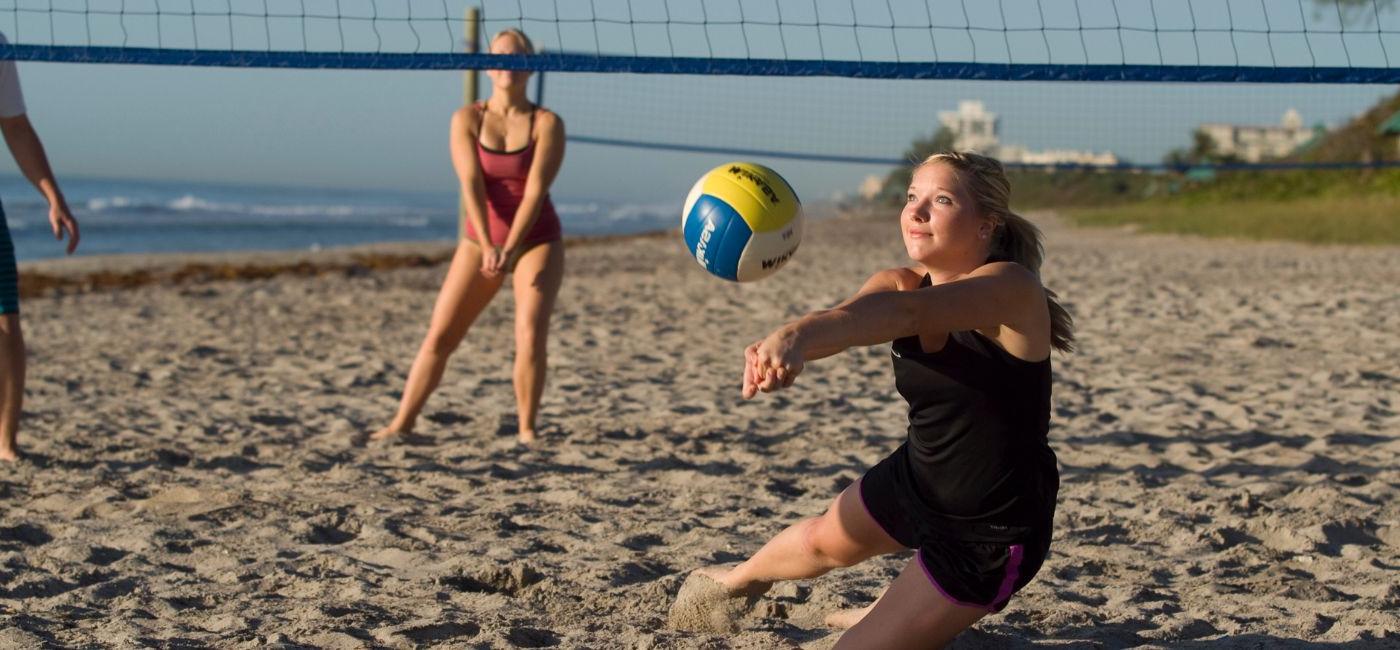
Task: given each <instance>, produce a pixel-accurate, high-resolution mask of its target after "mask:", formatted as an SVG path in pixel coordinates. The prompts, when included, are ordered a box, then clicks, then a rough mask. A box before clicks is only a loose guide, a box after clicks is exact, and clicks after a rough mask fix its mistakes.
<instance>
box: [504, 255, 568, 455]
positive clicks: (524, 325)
mask: <svg viewBox="0 0 1400 650" xmlns="http://www.w3.org/2000/svg"><path fill="white" fill-rule="evenodd" d="M563 280H564V243H563V242H560V241H552V242H546V243H543V244H539V245H537V246H535V247H533V248H531V249H530V250H528V251H525V254H524V255H521V257H520V260H519V261H517V262H516V264H515V272H514V286H515V404H516V407H517V408H518V409H519V420H520V432H519V435H520V442H523V443H525V444H530V443H532V442H534V441H535V416H536V415H537V414H538V413H539V407H540V397H541V396H542V395H543V394H544V382H545V370H546V367H547V365H548V364H547V361H548V355H547V350H546V344H547V342H548V340H549V316H550V314H551V313H552V312H553V311H554V299H555V298H556V297H557V296H558V295H559V286H560V285H561V284H563Z"/></svg>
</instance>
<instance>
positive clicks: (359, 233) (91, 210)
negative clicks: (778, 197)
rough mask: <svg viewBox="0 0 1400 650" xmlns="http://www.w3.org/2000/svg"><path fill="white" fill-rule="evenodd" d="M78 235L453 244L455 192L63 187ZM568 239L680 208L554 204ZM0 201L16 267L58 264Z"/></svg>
mask: <svg viewBox="0 0 1400 650" xmlns="http://www.w3.org/2000/svg"><path fill="white" fill-rule="evenodd" d="M60 183H61V185H62V187H63V192H64V195H65V196H66V197H67V199H68V205H69V207H70V208H71V209H72V211H73V215H74V216H75V217H77V219H78V227H79V231H80V233H81V240H80V242H79V246H78V251H77V253H75V255H110V254H141V253H180V252H186V253H197V252H207V251H239V250H316V249H321V248H329V247H334V246H351V245H356V244H371V243H378V242H400V241H431V240H437V241H450V240H453V239H455V238H456V237H457V195H456V193H455V192H439V193H434V192H396V191H380V190H362V189H355V190H341V189H318V188H287V187H253V186H236V185H214V184H202V183H194V182H158V181H132V180H107V179H85V178H62V179H60ZM552 198H553V200H554V205H555V209H556V210H558V212H559V216H560V220H561V221H563V223H564V234H565V236H570V237H572V236H595V235H626V234H635V233H643V232H651V231H657V230H665V229H669V228H675V227H678V226H679V225H680V210H681V202H680V200H679V199H678V200H677V201H675V202H674V204H672V203H628V202H625V201H609V200H596V199H577V198H572V197H563V196H557V195H556V196H553V197H552ZM0 201H3V204H4V208H5V218H6V221H7V222H8V224H9V227H10V234H11V237H12V238H13V239H14V242H15V256H16V258H18V259H19V260H20V261H25V260H38V259H48V258H56V257H63V256H64V252H63V251H64V246H63V244H61V243H60V242H57V241H54V238H53V232H52V230H51V229H50V227H49V223H48V204H47V203H46V202H45V201H44V199H43V197H42V196H41V195H40V194H39V193H38V192H37V191H35V190H34V188H33V186H31V185H29V183H28V182H27V181H25V180H24V179H23V178H19V177H0Z"/></svg>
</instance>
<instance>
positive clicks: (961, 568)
mask: <svg viewBox="0 0 1400 650" xmlns="http://www.w3.org/2000/svg"><path fill="white" fill-rule="evenodd" d="M901 449H902V448H901ZM901 460H902V457H901V455H900V454H898V453H896V454H895V455H892V456H890V457H889V458H886V459H885V460H883V461H880V463H879V464H877V465H875V466H874V467H872V468H870V470H869V471H867V472H866V473H865V476H863V477H861V480H860V500H861V503H862V504H863V505H864V506H865V511H866V512H867V513H869V514H870V518H871V519H874V520H875V523H877V524H879V525H880V528H882V529H884V531H885V534H887V535H889V536H890V537H891V538H892V539H894V540H895V541H896V542H899V543H900V544H903V545H904V546H906V547H909V548H912V549H918V552H917V553H916V560H917V561H918V563H919V566H920V567H922V568H923V570H924V575H926V576H928V579H929V582H931V583H933V586H934V588H935V589H937V590H938V591H939V593H942V594H943V596H944V597H945V598H947V599H948V600H951V601H953V602H954V603H955V604H958V605H962V606H964V607H980V608H983V609H986V610H988V611H992V612H998V611H1001V609H1002V608H1003V607H1006V603H1007V602H1008V601H1010V600H1011V596H1012V595H1013V594H1015V593H1016V592H1017V591H1020V590H1021V588H1022V587H1025V586H1026V585H1027V584H1029V583H1030V581H1031V579H1032V578H1034V577H1035V574H1036V572H1038V571H1040V566H1041V565H1042V564H1044V562H1045V558H1046V556H1047V555H1049V553H1050V536H1051V527H1050V525H1049V524H1048V523H1047V524H1045V525H1043V526H1036V527H1018V528H1016V529H1015V530H1014V531H1012V532H1007V531H1008V530H1009V529H1007V528H1006V527H987V526H970V527H968V528H967V529H966V530H962V531H958V532H956V533H954V532H950V531H942V530H939V528H941V527H942V526H940V525H939V524H936V523H931V522H930V521H929V518H928V517H926V516H923V515H920V514H919V513H918V512H917V508H916V507H912V506H909V505H907V504H909V502H910V495H909V494H908V488H906V487H905V486H904V485H903V483H904V481H902V480H901V479H900V477H899V475H898V472H897V471H896V470H895V464H896V463H897V462H901ZM1050 514H1051V515H1053V513H1050ZM1047 521H1049V517H1047Z"/></svg>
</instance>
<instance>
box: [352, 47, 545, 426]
mask: <svg viewBox="0 0 1400 650" xmlns="http://www.w3.org/2000/svg"><path fill="white" fill-rule="evenodd" d="M491 53H492V54H533V53H534V48H533V46H532V45H531V44H530V39H528V38H526V36H525V34H524V33H522V32H520V31H519V30H515V29H507V30H505V31H502V32H500V33H499V34H496V36H495V37H493V38H492V39H491ZM486 74H487V75H488V76H489V77H490V78H491V85H492V91H491V97H490V98H489V99H487V100H486V101H484V102H477V103H476V104H473V105H471V106H465V107H463V108H461V109H459V110H458V111H457V112H456V113H455V114H454V115H453V116H452V128H451V142H452V164H453V167H455V168H456V170H457V177H458V178H459V179H460V180H461V183H462V196H463V197H465V205H464V207H465V209H466V216H467V224H466V225H467V228H466V236H465V237H464V238H463V239H462V240H461V241H460V242H459V243H458V244H457V253H456V255H455V256H454V257H453V258H452V265H451V267H450V268H448V270H447V278H446V279H445V280H444V281H443V283H442V290H441V292H440V293H439V294H438V298H437V304H436V305H435V306H434V307H433V317H432V321H431V323H430V324H429V326H428V335H427V337H426V338H425V339H424V340H423V345H422V347H420V348H419V350H418V356H417V357H416V358H415V359H414V360H413V367H412V369H410V370H409V372H408V382H407V385H405V387H404V392H403V399H402V400H401V401H400V403H399V411H398V414H397V415H395V416H394V420H393V422H390V423H389V426H387V427H385V428H383V429H381V430H380V431H378V432H376V433H375V434H374V435H372V436H370V438H371V439H373V440H382V439H387V438H392V437H394V436H398V435H400V434H404V433H408V432H410V431H412V430H413V425H414V422H415V421H416V420H417V419H418V414H419V413H420V412H421V411H422V409H423V403H424V402H426V401H427V399H428V395H430V394H431V393H432V392H433V389H435V388H437V385H438V381H439V380H441V379H442V372H443V368H445V367H446V365H447V358H448V356H449V355H451V354H452V352H453V351H454V350H455V349H456V348H457V345H458V344H459V343H461V342H462V338H463V337H464V336H466V333H467V329H468V328H470V327H471V325H472V322H473V321H475V320H476V317H477V316H478V315H480V314H481V312H482V310H483V309H485V308H486V305H487V303H489V302H491V298H492V297H494V296H495V295H496V292H497V290H499V289H500V288H501V285H502V284H504V283H505V278H506V275H507V274H511V275H512V285H513V288H514V290H515V401H516V405H517V407H518V408H519V424H520V428H519V436H520V441H521V442H522V443H526V444H529V443H531V442H533V441H534V440H535V417H536V415H537V414H538V411H539V404H540V395H541V394H542V393H543V391H544V378H545V341H546V337H547V333H548V330H549V316H550V312H551V311H552V309H553V307H554V299H555V296H557V295H558V294H559V285H560V283H561V281H562V280H563V276H564V246H563V244H562V242H561V241H560V236H561V232H560V226H559V215H558V214H557V213H555V211H554V205H553V204H552V203H551V202H550V200H549V186H550V183H552V182H553V181H554V177H555V176H556V175H557V174H558V173H559V165H560V163H562V162H563V159H564V122H563V120H561V119H559V116H557V115H555V114H554V113H553V112H551V111H549V110H547V109H544V108H541V107H539V106H536V105H534V104H532V103H530V101H529V99H527V98H526V96H525V89H526V81H527V80H528V79H529V77H530V73H529V71H514V70H488V71H487V73H486Z"/></svg>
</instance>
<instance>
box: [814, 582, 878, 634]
mask: <svg viewBox="0 0 1400 650" xmlns="http://www.w3.org/2000/svg"><path fill="white" fill-rule="evenodd" d="M886 591H889V588H885V589H884V590H882V591H881V592H880V595H879V596H876V597H875V602H872V603H870V604H869V605H866V606H865V607H855V608H852V609H842V610H838V611H835V612H832V613H830V614H827V615H826V618H825V619H824V622H825V623H826V624H827V626H828V627H834V628H837V629H841V630H845V629H849V628H851V627H853V626H854V625H855V624H856V623H859V622H860V621H861V619H863V618H865V615H866V614H869V613H870V610H873V609H875V605H876V603H879V602H880V599H881V598H883V597H884V596H885V592H886Z"/></svg>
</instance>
